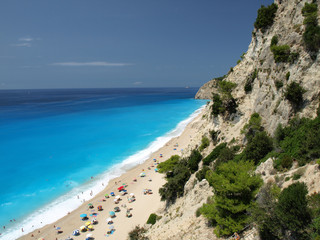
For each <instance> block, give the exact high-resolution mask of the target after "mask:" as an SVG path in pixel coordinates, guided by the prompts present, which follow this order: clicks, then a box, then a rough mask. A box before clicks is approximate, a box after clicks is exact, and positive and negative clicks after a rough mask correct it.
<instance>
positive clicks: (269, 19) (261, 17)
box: [254, 3, 278, 32]
mask: <svg viewBox="0 0 320 240" xmlns="http://www.w3.org/2000/svg"><path fill="white" fill-rule="evenodd" d="M277 10H278V5H277V4H275V3H272V4H271V5H269V6H267V7H265V6H264V5H262V6H261V8H260V9H259V10H258V16H257V19H256V21H255V23H254V26H255V28H257V29H260V30H261V31H262V32H265V31H266V30H267V28H269V27H270V26H272V24H273V21H274V17H275V16H276V12H277Z"/></svg>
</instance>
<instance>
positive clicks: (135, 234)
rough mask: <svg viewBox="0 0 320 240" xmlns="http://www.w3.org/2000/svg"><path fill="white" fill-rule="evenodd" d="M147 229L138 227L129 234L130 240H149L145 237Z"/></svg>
mask: <svg viewBox="0 0 320 240" xmlns="http://www.w3.org/2000/svg"><path fill="white" fill-rule="evenodd" d="M145 232H146V229H144V228H143V227H140V226H136V227H135V228H134V229H133V230H132V231H130V232H129V240H149V238H148V237H146V236H144V233H145Z"/></svg>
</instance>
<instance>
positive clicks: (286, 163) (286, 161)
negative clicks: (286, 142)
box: [280, 154, 293, 169]
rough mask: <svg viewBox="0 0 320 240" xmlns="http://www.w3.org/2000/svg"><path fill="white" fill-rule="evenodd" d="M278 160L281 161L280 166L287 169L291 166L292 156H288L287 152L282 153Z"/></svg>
mask: <svg viewBox="0 0 320 240" xmlns="http://www.w3.org/2000/svg"><path fill="white" fill-rule="evenodd" d="M280 161H281V167H282V168H286V169H289V168H291V167H292V163H293V160H292V157H291V156H289V155H288V154H283V155H282V156H281V157H280Z"/></svg>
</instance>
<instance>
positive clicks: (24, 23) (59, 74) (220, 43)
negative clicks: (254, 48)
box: [0, 0, 273, 89]
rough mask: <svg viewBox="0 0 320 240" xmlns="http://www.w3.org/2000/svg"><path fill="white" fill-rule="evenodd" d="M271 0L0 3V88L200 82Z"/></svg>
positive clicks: (232, 55) (229, 59)
mask: <svg viewBox="0 0 320 240" xmlns="http://www.w3.org/2000/svg"><path fill="white" fill-rule="evenodd" d="M272 2H273V1H272V0H241V1H239V0H229V1H220V0H219V1H218V0H157V1H156V0H28V1H22V0H1V1H0V89H36V88H40V89H41V88H42V89H46V88H117V87H127V88H131V87H185V86H190V87H200V86H201V85H203V84H204V83H206V82H207V81H209V80H211V79H212V78H214V77H219V76H222V75H224V74H226V73H227V72H228V71H229V69H230V67H233V66H235V65H236V62H237V60H238V59H240V56H241V54H242V53H244V52H246V51H247V49H248V45H249V44H250V41H251V33H252V30H253V23H254V21H255V19H256V16H257V10H258V9H259V8H260V6H261V5H265V6H266V5H269V4H271V3H272Z"/></svg>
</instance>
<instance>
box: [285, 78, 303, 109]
mask: <svg viewBox="0 0 320 240" xmlns="http://www.w3.org/2000/svg"><path fill="white" fill-rule="evenodd" d="M304 93H305V90H304V89H303V87H301V86H300V84H299V83H296V82H292V83H290V85H289V86H288V87H287V89H286V92H285V97H286V99H287V100H289V102H290V103H291V104H292V106H293V107H294V109H298V108H299V107H300V106H301V105H302V103H303V94H304Z"/></svg>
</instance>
